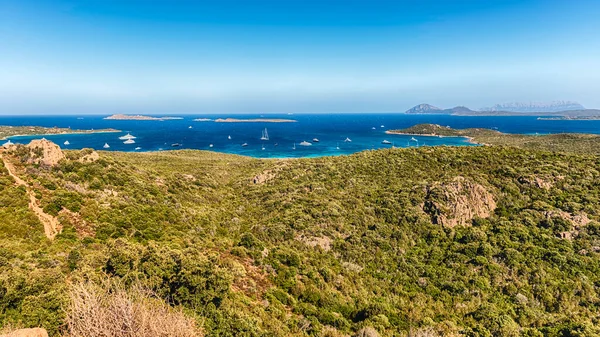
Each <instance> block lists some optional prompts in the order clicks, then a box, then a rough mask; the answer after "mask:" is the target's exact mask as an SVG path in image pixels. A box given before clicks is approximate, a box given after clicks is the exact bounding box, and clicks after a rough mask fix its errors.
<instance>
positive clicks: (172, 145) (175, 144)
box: [171, 143, 181, 147]
mask: <svg viewBox="0 0 600 337" xmlns="http://www.w3.org/2000/svg"><path fill="white" fill-rule="evenodd" d="M178 146H181V144H179V143H173V144H171V147H178Z"/></svg>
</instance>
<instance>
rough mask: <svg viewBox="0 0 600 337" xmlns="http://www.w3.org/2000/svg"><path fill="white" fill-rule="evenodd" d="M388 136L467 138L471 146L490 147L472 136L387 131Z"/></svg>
mask: <svg viewBox="0 0 600 337" xmlns="http://www.w3.org/2000/svg"><path fill="white" fill-rule="evenodd" d="M385 133H386V134H388V135H399V136H419V137H436V138H447V137H454V138H465V139H466V140H467V141H468V142H469V143H471V144H477V145H489V144H485V143H479V142H477V141H476V140H475V139H474V138H473V137H471V136H444V135H436V134H433V133H425V134H423V133H404V132H391V131H389V130H388V131H386V132H385Z"/></svg>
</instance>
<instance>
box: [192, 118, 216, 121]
mask: <svg viewBox="0 0 600 337" xmlns="http://www.w3.org/2000/svg"><path fill="white" fill-rule="evenodd" d="M210 121H212V119H210V118H196V119H194V122H210Z"/></svg>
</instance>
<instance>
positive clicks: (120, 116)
mask: <svg viewBox="0 0 600 337" xmlns="http://www.w3.org/2000/svg"><path fill="white" fill-rule="evenodd" d="M104 119H110V120H118V121H169V120H177V119H183V117H154V116H144V115H124V114H116V115H112V116H108V117H104Z"/></svg>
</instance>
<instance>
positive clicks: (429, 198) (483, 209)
mask: <svg viewBox="0 0 600 337" xmlns="http://www.w3.org/2000/svg"><path fill="white" fill-rule="evenodd" d="M495 209H496V201H495V200H494V195H493V194H492V193H490V192H489V191H488V190H487V189H486V188H485V187H484V186H483V185H480V184H478V183H475V182H473V181H471V180H469V179H467V178H464V177H456V178H455V179H454V180H452V181H450V182H446V183H435V184H432V185H430V186H429V187H428V188H427V195H426V197H425V203H424V204H423V210H424V211H425V212H426V213H427V214H428V215H429V216H430V217H431V221H432V222H433V223H435V224H440V225H442V226H446V227H454V226H458V225H460V226H465V225H468V224H470V222H471V220H472V219H473V218H487V217H489V216H490V215H491V214H492V213H493V211H494V210H495Z"/></svg>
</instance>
